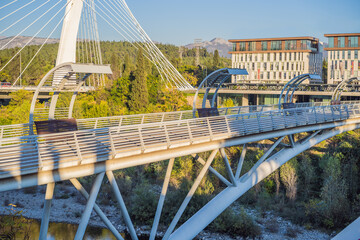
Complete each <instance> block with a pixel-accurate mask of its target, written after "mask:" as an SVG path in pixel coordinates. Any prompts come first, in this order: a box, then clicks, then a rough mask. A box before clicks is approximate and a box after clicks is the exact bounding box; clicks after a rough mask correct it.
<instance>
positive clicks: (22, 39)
mask: <svg viewBox="0 0 360 240" xmlns="http://www.w3.org/2000/svg"><path fill="white" fill-rule="evenodd" d="M12 38H13V36H11V37H3V36H0V49H1V48H2V47H3V46H4V45H5V44H7V43H8V42H9V41H11V39H12ZM31 38H32V37H26V36H18V37H17V38H16V39H14V40H13V41H12V42H10V43H9V44H8V45H7V46H6V47H5V48H4V49H10V48H15V47H23V46H25V44H26V43H27V42H29V41H30V43H29V44H28V46H31V45H42V44H43V43H44V42H45V40H46V38H34V39H32V40H31ZM58 42H59V39H54V38H50V39H48V40H47V42H46V43H48V44H51V43H58Z"/></svg>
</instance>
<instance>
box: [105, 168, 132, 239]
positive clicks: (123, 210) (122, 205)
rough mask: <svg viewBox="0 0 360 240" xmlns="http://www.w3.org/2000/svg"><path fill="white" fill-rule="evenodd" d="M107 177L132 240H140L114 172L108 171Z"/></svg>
mask: <svg viewBox="0 0 360 240" xmlns="http://www.w3.org/2000/svg"><path fill="white" fill-rule="evenodd" d="M106 176H107V178H108V179H109V182H110V184H111V187H112V189H113V192H114V194H115V197H116V200H117V201H118V203H119V205H120V210H121V213H122V215H123V217H124V221H125V224H126V226H127V227H128V230H129V233H130V236H131V239H133V240H138V237H137V236H136V231H135V228H134V225H133V223H132V221H131V219H130V216H129V213H128V211H127V209H126V205H125V202H124V199H123V198H122V196H121V193H120V190H119V187H118V185H117V183H116V180H115V177H114V174H113V172H112V171H107V172H106Z"/></svg>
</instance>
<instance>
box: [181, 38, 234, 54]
mask: <svg viewBox="0 0 360 240" xmlns="http://www.w3.org/2000/svg"><path fill="white" fill-rule="evenodd" d="M200 46H201V47H202V48H205V49H206V50H207V51H208V52H209V53H213V52H214V51H215V50H216V49H217V50H218V51H219V54H220V56H221V57H226V58H230V56H231V55H230V54H229V53H228V52H229V50H230V49H231V46H232V45H231V43H229V42H228V41H227V40H225V39H223V38H214V39H213V40H211V41H203V42H201V43H200ZM185 47H186V48H189V49H192V48H194V47H195V44H194V43H191V44H188V45H186V46H185Z"/></svg>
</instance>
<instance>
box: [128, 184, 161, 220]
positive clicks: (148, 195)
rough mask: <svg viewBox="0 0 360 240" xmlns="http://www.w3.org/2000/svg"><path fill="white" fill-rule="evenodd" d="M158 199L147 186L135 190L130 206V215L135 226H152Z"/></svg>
mask: <svg viewBox="0 0 360 240" xmlns="http://www.w3.org/2000/svg"><path fill="white" fill-rule="evenodd" d="M157 202H158V197H157V196H156V195H155V193H154V192H153V191H152V190H151V187H150V186H149V185H147V184H143V185H140V186H138V187H137V188H135V190H134V195H133V197H132V204H131V206H130V214H131V215H132V218H133V220H134V222H135V223H137V224H147V225H150V224H152V221H153V218H154V216H155V211H156V205H157Z"/></svg>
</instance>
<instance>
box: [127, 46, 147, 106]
mask: <svg viewBox="0 0 360 240" xmlns="http://www.w3.org/2000/svg"><path fill="white" fill-rule="evenodd" d="M146 75H147V74H146V70H145V59H144V56H143V52H142V50H141V49H140V50H139V53H138V56H137V61H136V71H135V73H134V79H133V80H132V82H131V85H130V89H131V90H130V96H129V97H130V100H129V107H130V110H132V111H141V110H143V109H145V108H146V107H147V105H148V104H149V93H148V89H147V84H146Z"/></svg>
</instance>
